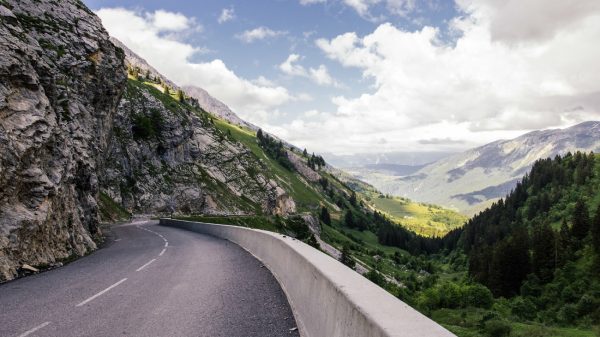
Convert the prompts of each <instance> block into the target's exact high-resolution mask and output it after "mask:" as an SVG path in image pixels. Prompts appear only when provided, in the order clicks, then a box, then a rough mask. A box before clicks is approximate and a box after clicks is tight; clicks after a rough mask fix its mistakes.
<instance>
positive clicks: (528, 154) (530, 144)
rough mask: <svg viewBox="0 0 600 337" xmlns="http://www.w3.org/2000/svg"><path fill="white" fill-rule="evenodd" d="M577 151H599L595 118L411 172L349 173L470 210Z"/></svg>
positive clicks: (414, 196)
mask: <svg viewBox="0 0 600 337" xmlns="http://www.w3.org/2000/svg"><path fill="white" fill-rule="evenodd" d="M576 151H584V152H589V151H594V152H598V151H600V122H585V123H581V124H578V125H575V126H573V127H570V128H566V129H553V130H542V131H534V132H530V133H527V134H525V135H523V136H520V137H518V138H515V139H512V140H499V141H495V142H493V143H490V144H487V145H484V146H481V147H478V148H475V149H472V150H468V151H466V152H463V153H459V154H454V155H451V156H448V157H446V158H443V159H440V160H438V161H436V162H434V163H431V164H429V165H426V166H424V167H422V168H419V169H418V170H414V171H413V172H410V169H408V170H407V169H406V168H404V167H402V166H400V168H402V170H397V171H396V172H394V169H393V167H391V168H390V167H389V166H383V167H381V166H380V167H373V166H363V167H361V168H360V169H354V170H350V171H352V173H353V174H354V175H355V176H356V177H357V178H359V179H362V180H365V181H367V182H369V183H371V184H372V185H374V186H375V187H376V188H378V189H379V190H381V191H382V192H383V193H388V194H393V195H398V196H402V197H407V198H411V199H413V200H416V201H421V202H428V203H433V204H438V205H442V206H446V207H450V208H454V209H457V210H459V211H461V212H463V213H465V214H474V213H475V212H477V211H479V210H482V209H483V208H484V207H485V206H488V205H489V204H491V202H492V201H494V200H497V199H498V198H500V197H503V196H504V195H506V194H507V193H508V192H509V191H510V190H511V189H512V188H513V187H514V186H515V184H516V182H517V181H518V180H519V179H521V178H522V177H523V175H524V174H525V173H527V172H528V171H529V169H530V168H531V167H532V165H533V163H534V162H535V161H536V160H538V159H542V158H549V157H554V156H556V155H558V154H565V153H567V152H576ZM407 172H408V173H407Z"/></svg>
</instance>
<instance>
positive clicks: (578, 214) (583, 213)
mask: <svg viewBox="0 0 600 337" xmlns="http://www.w3.org/2000/svg"><path fill="white" fill-rule="evenodd" d="M589 231H590V215H589V213H588V210H587V206H586V204H585V203H584V202H583V200H581V199H579V200H578V201H577V203H576V204H575V210H573V226H572V227H571V235H573V237H574V238H575V239H577V240H579V241H581V240H583V239H584V238H585V237H586V236H587V235H588V233H589Z"/></svg>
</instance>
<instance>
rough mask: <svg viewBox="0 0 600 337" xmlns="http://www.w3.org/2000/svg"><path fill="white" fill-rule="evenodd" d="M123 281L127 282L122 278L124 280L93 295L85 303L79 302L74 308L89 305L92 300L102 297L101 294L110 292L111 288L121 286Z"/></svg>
mask: <svg viewBox="0 0 600 337" xmlns="http://www.w3.org/2000/svg"><path fill="white" fill-rule="evenodd" d="M125 281H127V278H124V279H122V280H121V281H119V282H117V283H115V284H113V285H111V286H110V287H108V288H106V289H104V290H102V291H101V292H99V293H97V294H96V295H94V296H92V297H90V298H88V299H87V300H85V301H83V302H81V303H79V304H77V305H76V307H80V306H82V305H85V304H87V303H89V302H91V301H93V300H94V299H96V298H97V297H99V296H102V295H103V294H105V293H106V292H108V291H109V290H111V289H112V288H114V287H116V286H118V285H119V284H121V283H123V282H125Z"/></svg>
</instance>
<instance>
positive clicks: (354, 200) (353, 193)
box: [349, 191, 356, 206]
mask: <svg viewBox="0 0 600 337" xmlns="http://www.w3.org/2000/svg"><path fill="white" fill-rule="evenodd" d="M349 201H350V204H351V205H352V206H356V192H354V191H352V194H350V200H349Z"/></svg>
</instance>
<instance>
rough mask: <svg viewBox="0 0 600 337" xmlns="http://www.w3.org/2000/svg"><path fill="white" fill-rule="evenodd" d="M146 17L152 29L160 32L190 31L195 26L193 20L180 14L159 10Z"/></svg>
mask: <svg viewBox="0 0 600 337" xmlns="http://www.w3.org/2000/svg"><path fill="white" fill-rule="evenodd" d="M146 16H147V19H148V21H149V22H150V24H151V25H152V27H153V28H155V29H156V30H160V31H171V32H178V31H182V30H186V29H190V28H191V27H192V26H194V25H195V22H194V21H195V20H194V19H190V18H188V17H186V16H185V15H183V14H181V13H173V12H167V11H164V10H161V9H159V10H157V11H155V12H154V13H148V14H147V15H146Z"/></svg>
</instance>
